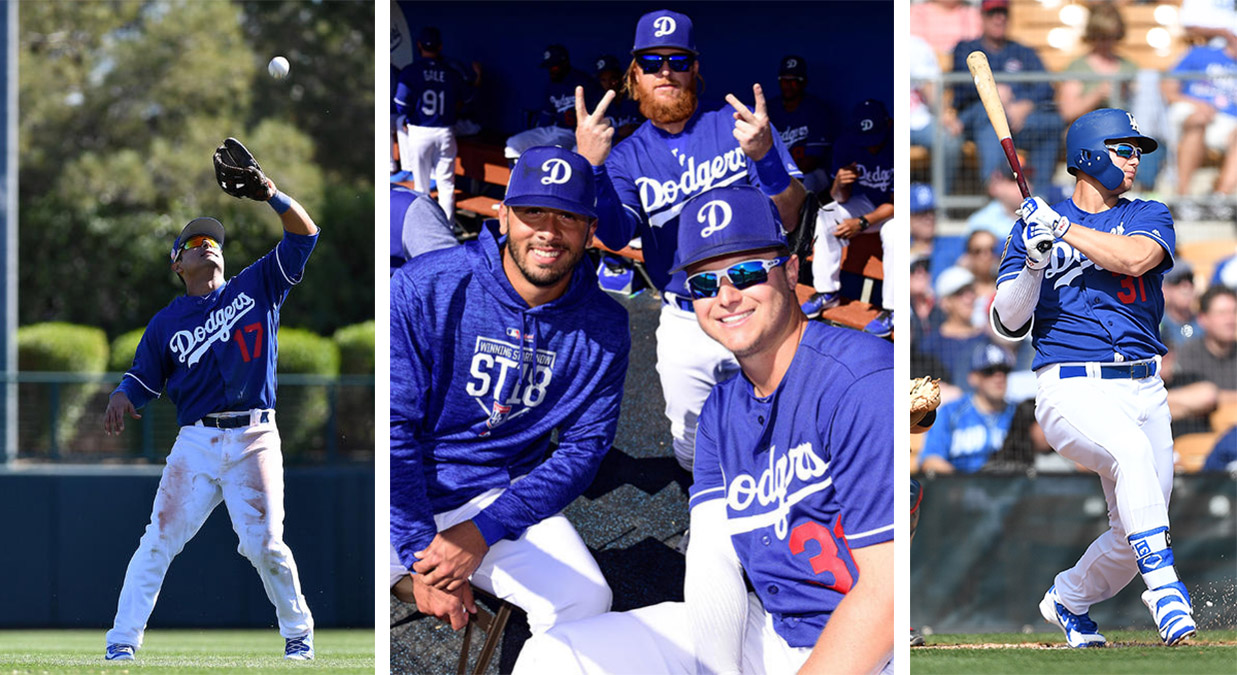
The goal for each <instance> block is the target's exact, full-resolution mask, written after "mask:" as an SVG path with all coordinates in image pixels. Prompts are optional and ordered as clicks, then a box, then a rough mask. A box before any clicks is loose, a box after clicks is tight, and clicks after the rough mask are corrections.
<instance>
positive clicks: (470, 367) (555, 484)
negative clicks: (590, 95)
mask: <svg viewBox="0 0 1237 675" xmlns="http://www.w3.org/2000/svg"><path fill="white" fill-rule="evenodd" d="M595 194H596V193H595V188H594V180H593V174H592V169H591V168H590V167H589V165H588V162H587V161H585V160H584V158H583V157H580V156H579V155H576V154H575V153H572V152H570V151H568V150H564V149H562V148H558V147H537V148H530V149H528V150H526V151H525V152H524V153H523V154H522V155H521V156H520V159H519V160H518V161H517V162H516V164H515V166H514V167H513V168H512V172H511V180H510V183H509V184H508V186H507V195H506V199H505V200H504V202H503V204H502V205H501V206H500V208H499V214H498V217H499V223H498V224H497V225H488V226H487V227H486V228H484V229H483V230H482V233H481V236H480V237H479V238H478V239H477V240H476V241H473V242H469V243H467V244H465V245H463V246H456V247H452V248H449V249H444V250H440V251H434V252H431V253H427V254H425V255H422V256H420V257H419V258H417V261H416V264H412V265H405V266H404V267H402V268H400V269H399V270H398V271H397V272H396V273H395V276H394V277H393V278H392V280H391V562H390V570H391V573H390V581H391V587H392V592H393V593H394V594H395V596H396V597H398V598H400V599H401V600H404V601H405V602H414V601H415V602H416V605H417V608H418V609H419V610H421V611H422V612H425V613H427V614H431V615H433V616H436V617H438V618H439V619H442V620H443V621H446V622H449V623H450V624H451V627H452V628H455V629H458V628H462V627H463V626H464V625H466V624H467V620H468V619H467V613H468V612H475V611H476V608H475V605H474V604H473V597H472V590H471V586H470V584H469V582H470V581H471V583H472V584H475V585H476V586H477V587H479V588H482V589H484V590H486V591H488V592H490V593H493V594H494V595H495V596H497V597H500V598H503V599H505V600H507V601H509V602H511V603H512V604H514V605H516V606H518V607H520V608H522V609H524V610H525V611H526V612H527V613H528V623H529V627H530V629H531V630H532V632H533V633H534V634H537V633H540V632H542V631H544V630H546V629H547V628H549V627H551V626H553V625H555V624H557V623H559V622H562V621H573V620H576V619H582V618H585V617H589V616H593V615H595V614H600V613H602V612H605V611H606V610H608V609H609V608H610V599H611V592H610V588H609V586H608V585H607V584H606V581H605V578H604V577H603V576H602V574H601V570H600V569H599V568H598V567H597V563H596V561H594V560H593V557H592V556H591V555H590V554H589V552H588V548H587V547H585V545H584V542H583V541H581V540H580V537H579V535H578V534H576V531H575V529H574V528H573V527H572V526H571V523H569V522H568V521H567V519H566V517H564V516H563V515H562V514H561V513H560V511H561V510H562V509H563V507H565V506H566V505H567V504H569V503H571V501H572V500H574V499H575V498H576V497H578V496H579V495H580V493H581V492H583V490H584V489H585V488H586V487H588V485H589V484H590V483H591V482H592V480H593V476H594V475H595V474H596V472H597V468H598V466H599V465H600V463H601V459H602V456H603V455H604V454H605V453H606V451H607V450H608V449H609V448H610V445H611V444H612V442H613V441H614V433H615V428H616V426H617V424H618V416H619V401H620V399H621V398H622V394H623V382H624V377H625V375H626V372H627V354H628V349H629V347H630V335H629V332H628V328H627V314H626V311H625V310H623V308H622V307H620V306H619V305H618V303H617V302H615V301H614V300H612V299H610V298H609V297H607V295H606V293H605V292H604V291H602V290H601V289H600V288H599V287H598V285H597V277H596V275H595V274H594V273H593V271H592V266H591V264H590V262H589V261H588V260H587V259H586V258H585V257H584V247H585V244H586V243H587V242H588V240H589V237H590V236H591V235H592V233H593V231H594V229H595V228H596V215H597V211H596V197H595ZM554 431H557V447H556V449H555V450H554V452H553V453H552V454H550V455H549V457H548V458H547V457H546V452H547V450H548V448H549V447H550V436H551V433H552V432H554Z"/></svg>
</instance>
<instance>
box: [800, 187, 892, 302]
mask: <svg viewBox="0 0 1237 675" xmlns="http://www.w3.org/2000/svg"><path fill="white" fill-rule="evenodd" d="M875 210H876V207H875V206H873V205H872V202H871V201H870V200H869V199H868V198H867V197H865V196H863V195H858V196H855V197H853V198H851V199H850V201H847V202H846V203H844V204H840V203H838V202H833V203H831V204H826V205H824V206H822V207H820V211H818V212H817V213H816V243H815V244H814V245H813V247H812V285H813V286H814V287H815V288H816V290H817V291H819V292H821V293H836V292H837V291H838V289H839V288H841V286H842V282H841V279H842V252H843V249H844V248H845V247H846V245H847V244H849V243H850V240H849V239H838V237H837V236H836V235H835V234H833V230H834V228H836V227H837V226H838V225H839V224H841V222H842V221H843V220H846V219H848V218H858V217H859V216H862V215H864V214H865V213H871V212H872V211H875ZM887 223H888V221H885V222H883V223H873V224H872V225H873V227H880V237H881V248H882V249H883V251H884V253H883V257H882V262H883V268H884V270H885V279H886V281H889V280H890V272H891V270H897V269H898V266H897V265H896V264H895V262H894V261H893V260H891V259H890V254H891V252H892V251H893V249H894V248H896V247H894V246H891V245H890V242H889V237H890V236H893V233H894V230H897V229H899V228H895V227H884V225H886V224H887ZM886 230H889V232H886ZM867 231H868V232H871V231H873V230H872V228H871V227H869V228H868V230H867ZM895 275H896V272H895ZM895 281H897V280H896V279H895ZM884 288H885V292H884V293H883V294H882V295H881V297H882V298H883V302H882V303H881V304H882V305H883V307H884V309H890V310H891V309H893V306H894V302H893V300H894V299H893V291H894V289H895V288H897V286H896V285H895V284H894V283H886V284H885V285H884Z"/></svg>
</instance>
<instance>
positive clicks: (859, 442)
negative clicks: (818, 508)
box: [826, 368, 895, 548]
mask: <svg viewBox="0 0 1237 675" xmlns="http://www.w3.org/2000/svg"><path fill="white" fill-rule="evenodd" d="M894 390H895V389H894V386H893V368H884V369H881V370H877V371H875V372H873V373H870V374H867V375H865V376H863V377H861V378H859V379H857V380H856V381H855V383H854V384H852V385H851V386H850V388H848V389H847V390H846V392H845V394H844V395H843V397H842V401H841V403H840V404H839V405H838V406H837V408H836V410H835V412H834V415H833V417H832V419H831V420H830V422H829V426H828V428H827V430H826V438H828V447H829V448H830V453H829V454H830V460H829V469H830V474H831V475H832V477H833V485H834V489H835V490H837V498H838V502H839V503H840V504H841V524H842V528H843V530H844V531H845V532H846V541H847V542H848V543H849V544H850V547H851V548H863V547H865V546H872V545H875V544H880V543H883V542H886V541H890V540H892V539H893V495H894V485H893V424H892V423H891V420H892V419H893V395H892V393H891V392H893V391H894Z"/></svg>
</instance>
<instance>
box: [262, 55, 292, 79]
mask: <svg viewBox="0 0 1237 675" xmlns="http://www.w3.org/2000/svg"><path fill="white" fill-rule="evenodd" d="M290 68H291V66H289V65H288V59H285V58H284V57H282V56H276V57H275V58H273V59H271V62H270V63H268V64H266V72H268V73H270V74H271V77H273V78H275V79H276V80H282V79H283V78H285V77H287V76H288V70H289V69H290Z"/></svg>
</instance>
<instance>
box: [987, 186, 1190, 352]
mask: <svg viewBox="0 0 1237 675" xmlns="http://www.w3.org/2000/svg"><path fill="white" fill-rule="evenodd" d="M1053 209H1055V210H1056V212H1057V213H1059V214H1061V215H1063V216H1065V217H1066V218H1069V220H1070V222H1071V223H1073V226H1072V227H1089V228H1091V229H1093V230H1098V231H1100V232H1109V233H1112V234H1117V235H1123V236H1127V237H1148V238H1150V239H1151V240H1152V241H1154V242H1155V243H1157V244H1159V245H1160V247H1161V248H1163V249H1164V260H1162V261H1161V262H1160V264H1159V265H1158V266H1156V267H1155V268H1154V269H1152V270H1150V271H1148V272H1147V273H1146V274H1143V275H1142V276H1141V277H1131V276H1128V275H1125V274H1117V273H1116V272H1109V271H1108V270H1105V269H1103V268H1101V267H1100V266H1099V265H1096V264H1095V263H1094V262H1092V261H1091V260H1089V259H1087V257H1086V256H1084V255H1083V254H1082V253H1081V252H1079V251H1078V250H1076V249H1075V248H1074V247H1072V246H1070V245H1069V244H1067V243H1065V242H1064V241H1059V240H1058V241H1057V242H1056V243H1055V244H1054V245H1053V247H1052V253H1051V256H1050V258H1049V262H1048V267H1047V268H1046V269H1045V270H1044V279H1043V281H1042V282H1041V284H1040V291H1039V304H1037V305H1036V306H1035V325H1034V327H1033V328H1032V335H1033V336H1034V339H1035V361H1034V362H1033V363H1032V364H1031V367H1032V368H1035V369H1037V370H1038V369H1039V368H1042V367H1044V366H1047V365H1051V364H1053V363H1077V362H1087V361H1098V362H1109V363H1111V362H1114V361H1136V360H1140V359H1150V358H1152V357H1154V356H1156V355H1157V354H1163V353H1164V352H1165V351H1166V350H1165V349H1164V344H1163V343H1162V342H1160V319H1161V318H1162V317H1163V316H1164V293H1163V290H1162V288H1161V285H1162V284H1163V281H1164V274H1165V273H1167V272H1168V271H1169V270H1170V269H1172V266H1173V247H1174V246H1175V245H1176V241H1177V235H1176V232H1174V230H1173V218H1172V216H1171V215H1170V214H1169V213H1168V208H1167V207H1165V206H1164V205H1163V204H1161V203H1160V202H1149V201H1143V200H1141V199H1135V200H1129V199H1125V198H1122V199H1121V200H1120V201H1119V202H1117V205H1116V206H1114V207H1113V208H1111V209H1108V210H1107V211H1104V212H1102V213H1086V212H1084V211H1082V210H1081V209H1079V208H1078V207H1077V206H1075V205H1074V202H1073V201H1072V200H1069V199H1067V200H1065V201H1063V202H1060V203H1058V204H1054V205H1053ZM1024 227H1025V226H1024V225H1023V223H1022V221H1021V220H1019V221H1017V222H1015V223H1014V229H1013V232H1011V233H1010V236H1009V239H1007V240H1006V242H1005V253H1004V255H1003V256H1002V258H1001V267H1000V271H999V273H998V275H997V284H998V285H999V284H1001V283H1002V282H1005V281H1009V280H1010V279H1013V278H1014V277H1016V276H1018V271H1019V270H1021V269H1022V267H1023V266H1024V265H1025V264H1026V245H1025V244H1024V243H1023V241H1022V230H1023V228H1024ZM1006 327H1007V328H1009V329H1011V330H1015V329H1017V328H1020V326H1006Z"/></svg>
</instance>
